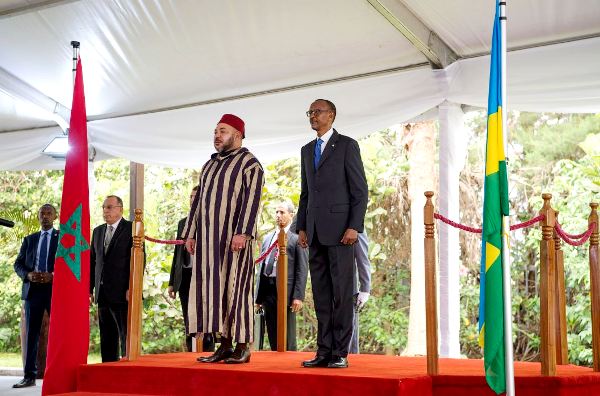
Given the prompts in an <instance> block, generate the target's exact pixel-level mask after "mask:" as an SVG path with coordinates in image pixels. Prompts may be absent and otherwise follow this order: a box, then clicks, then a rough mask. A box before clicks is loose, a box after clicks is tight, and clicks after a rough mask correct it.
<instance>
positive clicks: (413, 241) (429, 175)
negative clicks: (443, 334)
mask: <svg viewBox="0 0 600 396" xmlns="http://www.w3.org/2000/svg"><path fill="white" fill-rule="evenodd" d="M407 136H408V135H407ZM408 140H409V141H410V143H409V144H408V146H409V156H408V162H409V166H410V169H409V171H408V196H409V198H410V224H411V231H410V232H411V234H410V235H411V238H410V248H411V251H410V310H409V314H408V340H407V342H406V348H405V349H404V351H402V355H403V356H415V355H421V356H423V355H426V354H427V337H426V323H425V265H424V263H425V248H424V246H423V235H424V232H425V229H424V225H423V223H424V219H423V206H424V205H425V196H424V195H423V192H425V191H429V190H432V188H433V186H435V122H434V121H423V122H417V123H415V124H412V127H411V128H410V138H409V139H408Z"/></svg>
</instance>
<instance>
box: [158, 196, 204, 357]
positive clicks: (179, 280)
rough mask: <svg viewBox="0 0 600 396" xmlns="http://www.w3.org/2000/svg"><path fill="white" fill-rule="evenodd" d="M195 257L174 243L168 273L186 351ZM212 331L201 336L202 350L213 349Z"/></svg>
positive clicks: (189, 338) (189, 348)
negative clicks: (177, 300)
mask: <svg viewBox="0 0 600 396" xmlns="http://www.w3.org/2000/svg"><path fill="white" fill-rule="evenodd" d="M196 191H198V186H196V187H194V188H193V189H192V192H191V194H190V206H191V205H192V203H193V202H194V196H195V195H196ZM186 221H187V217H184V218H183V219H181V220H179V223H178V224H177V239H183V237H182V234H183V228H184V227H185V223H186ZM194 260H195V257H194V256H192V255H191V254H189V253H188V252H187V251H186V250H185V246H184V245H175V251H174V254H173V263H172V264H171V273H170V275H169V288H168V289H167V290H168V292H169V297H171V298H172V299H175V297H176V296H177V293H178V292H179V301H181V310H182V311H183V322H184V324H185V330H186V336H185V346H186V349H187V351H188V352H192V335H191V334H190V332H189V331H188V329H189V320H188V301H189V296H190V282H191V280H192V265H193V261H194ZM214 336H215V335H214V334H213V333H206V334H204V337H203V338H202V350H203V351H214V350H215V338H214Z"/></svg>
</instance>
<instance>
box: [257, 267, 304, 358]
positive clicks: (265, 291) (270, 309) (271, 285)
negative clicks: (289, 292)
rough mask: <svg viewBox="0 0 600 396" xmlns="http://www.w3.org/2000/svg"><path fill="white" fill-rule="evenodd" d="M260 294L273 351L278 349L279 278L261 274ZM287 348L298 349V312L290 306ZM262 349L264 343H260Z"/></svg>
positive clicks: (289, 349) (290, 349)
mask: <svg viewBox="0 0 600 396" xmlns="http://www.w3.org/2000/svg"><path fill="white" fill-rule="evenodd" d="M260 294H261V296H260V297H259V299H258V301H261V302H260V304H262V307H263V311H264V313H265V323H266V327H267V335H268V336H269V345H270V346H271V350H272V351H276V350H277V278H272V277H267V276H264V275H261V278H260ZM286 347H287V350H288V351H295V350H297V349H298V345H297V343H296V313H295V312H292V310H291V308H290V307H288V311H287V345H286ZM260 348H261V349H262V343H261V345H260Z"/></svg>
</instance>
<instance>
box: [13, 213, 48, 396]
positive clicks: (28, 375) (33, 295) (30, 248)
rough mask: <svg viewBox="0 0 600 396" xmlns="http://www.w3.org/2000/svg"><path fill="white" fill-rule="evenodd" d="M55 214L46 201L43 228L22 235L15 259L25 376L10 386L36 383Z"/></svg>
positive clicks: (41, 222) (46, 303) (41, 216)
mask: <svg viewBox="0 0 600 396" xmlns="http://www.w3.org/2000/svg"><path fill="white" fill-rule="evenodd" d="M56 217H57V215H56V208H55V207H54V206H52V205H50V204H45V205H43V206H42V207H41V208H40V210H39V212H38V220H39V221H40V226H41V227H42V230H41V231H38V232H36V233H33V234H31V235H28V236H26V237H25V239H24V240H23V243H22V244H21V250H20V251H19V255H18V256H17V260H16V261H15V265H14V267H15V272H16V273H17V275H19V277H20V278H21V279H23V287H22V291H21V299H22V300H24V301H25V327H26V328H27V340H26V342H25V349H26V350H25V367H24V368H23V372H24V378H23V379H22V380H21V381H20V382H18V383H16V384H14V385H13V388H25V387H28V386H34V385H35V378H36V376H37V364H36V360H37V353H38V345H39V341H40V329H41V327H42V320H43V319H44V313H45V312H48V315H50V301H51V299H52V278H53V273H54V257H55V256H56V247H57V246H58V231H57V230H55V229H54V228H53V224H54V220H56Z"/></svg>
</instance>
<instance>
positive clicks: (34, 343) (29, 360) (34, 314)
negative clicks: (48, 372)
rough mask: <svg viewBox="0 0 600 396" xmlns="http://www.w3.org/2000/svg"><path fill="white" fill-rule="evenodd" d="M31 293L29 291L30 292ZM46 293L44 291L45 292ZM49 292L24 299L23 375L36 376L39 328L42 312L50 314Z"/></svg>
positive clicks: (42, 318) (31, 377)
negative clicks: (25, 331) (24, 340)
mask: <svg viewBox="0 0 600 396" xmlns="http://www.w3.org/2000/svg"><path fill="white" fill-rule="evenodd" d="M30 294H31V292H30ZM45 294H46V293H45ZM50 300H51V294H50V293H47V296H46V295H45V296H44V297H40V298H31V299H28V300H25V326H26V329H27V340H26V343H25V367H24V369H23V372H24V374H25V375H24V377H25V378H30V379H35V378H36V377H37V371H38V370H37V354H38V346H39V343H40V330H41V328H42V321H43V320H44V312H46V311H47V312H48V315H50Z"/></svg>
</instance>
